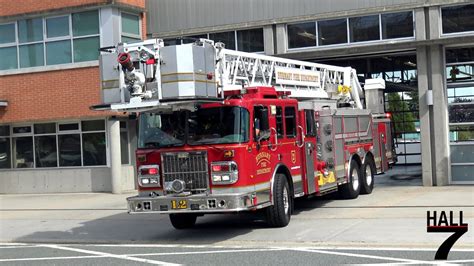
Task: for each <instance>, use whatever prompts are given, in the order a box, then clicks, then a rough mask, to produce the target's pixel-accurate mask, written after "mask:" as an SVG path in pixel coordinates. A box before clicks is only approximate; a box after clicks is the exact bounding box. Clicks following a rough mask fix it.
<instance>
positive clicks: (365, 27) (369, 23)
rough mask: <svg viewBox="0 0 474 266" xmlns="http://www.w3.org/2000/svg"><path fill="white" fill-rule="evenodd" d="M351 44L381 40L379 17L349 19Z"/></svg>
mask: <svg viewBox="0 0 474 266" xmlns="http://www.w3.org/2000/svg"><path fill="white" fill-rule="evenodd" d="M349 30H350V34H349V36H350V41H351V42H365V41H375V40H380V28H379V16H378V15H373V16H365V17H355V18H349Z"/></svg>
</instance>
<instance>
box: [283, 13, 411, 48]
mask: <svg viewBox="0 0 474 266" xmlns="http://www.w3.org/2000/svg"><path fill="white" fill-rule="evenodd" d="M315 23H316V26H315ZM315 28H316V29H317V31H316V30H315ZM287 36H288V49H294V48H303V47H315V46H325V45H335V44H348V43H358V42H366V41H381V40H389V39H399V38H413V37H414V27H413V11H406V12H397V13H386V14H376V15H370V16H363V17H352V18H341V19H332V20H323V21H317V22H305V23H295V24H288V25H287ZM316 40H317V41H316Z"/></svg>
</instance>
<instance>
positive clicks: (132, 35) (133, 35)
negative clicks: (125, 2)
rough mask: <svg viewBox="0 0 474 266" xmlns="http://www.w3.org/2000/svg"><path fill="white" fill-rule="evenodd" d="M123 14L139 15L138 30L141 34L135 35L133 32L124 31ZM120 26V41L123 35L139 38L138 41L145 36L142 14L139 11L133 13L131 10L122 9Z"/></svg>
mask: <svg viewBox="0 0 474 266" xmlns="http://www.w3.org/2000/svg"><path fill="white" fill-rule="evenodd" d="M122 14H127V15H132V16H137V17H138V32H139V35H135V34H132V33H127V32H124V31H123V29H122ZM119 25H120V26H119V27H120V42H122V37H127V38H134V39H138V40H137V41H139V40H142V39H143V38H142V36H143V31H142V27H143V25H142V16H141V14H137V13H131V12H126V11H120V23H119Z"/></svg>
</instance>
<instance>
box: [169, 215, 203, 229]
mask: <svg viewBox="0 0 474 266" xmlns="http://www.w3.org/2000/svg"><path fill="white" fill-rule="evenodd" d="M196 219H197V215H195V214H191V213H175V214H170V221H171V224H172V225H173V227H174V228H176V229H186V228H191V227H193V226H194V225H195V224H196Z"/></svg>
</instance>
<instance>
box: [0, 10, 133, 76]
mask: <svg viewBox="0 0 474 266" xmlns="http://www.w3.org/2000/svg"><path fill="white" fill-rule="evenodd" d="M90 11H96V12H97V19H98V25H99V27H98V33H96V34H88V35H83V36H74V35H73V32H72V30H73V25H72V15H73V14H77V13H82V12H90ZM65 16H68V22H69V34H68V36H67V37H66V36H60V37H52V38H48V37H47V29H46V27H47V26H46V25H47V23H46V20H47V19H51V18H58V17H65ZM38 18H40V19H41V23H42V27H43V28H42V36H43V39H42V40H41V41H33V42H25V43H20V40H19V36H18V35H19V26H18V23H19V21H21V20H26V19H38ZM100 21H101V12H100V9H91V10H80V11H77V12H71V13H63V14H54V15H50V16H39V17H33V18H25V19H18V20H14V21H9V22H4V23H0V25H8V24H14V25H15V43H5V44H0V48H8V47H16V59H17V62H16V68H10V69H2V70H0V75H2V74H7V75H8V74H17V73H24V72H25V73H30V72H38V71H47V70H57V69H58V66H59V67H60V68H61V69H62V68H65V69H67V68H73V67H75V66H79V67H81V66H85V67H86V66H90V65H97V63H98V61H99V59H98V58H97V59H94V60H86V61H77V60H75V58H74V40H78V39H85V38H92V37H97V38H98V39H99V47H100V45H101V43H102V27H101V26H100ZM141 25H142V24H141V19H140V33H141ZM65 40H70V45H71V58H70V60H71V62H69V63H61V64H50V65H48V64H47V53H46V44H47V43H52V42H58V41H65ZM32 44H42V45H43V54H42V56H43V64H42V65H39V66H31V67H21V65H20V47H22V46H28V45H32Z"/></svg>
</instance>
